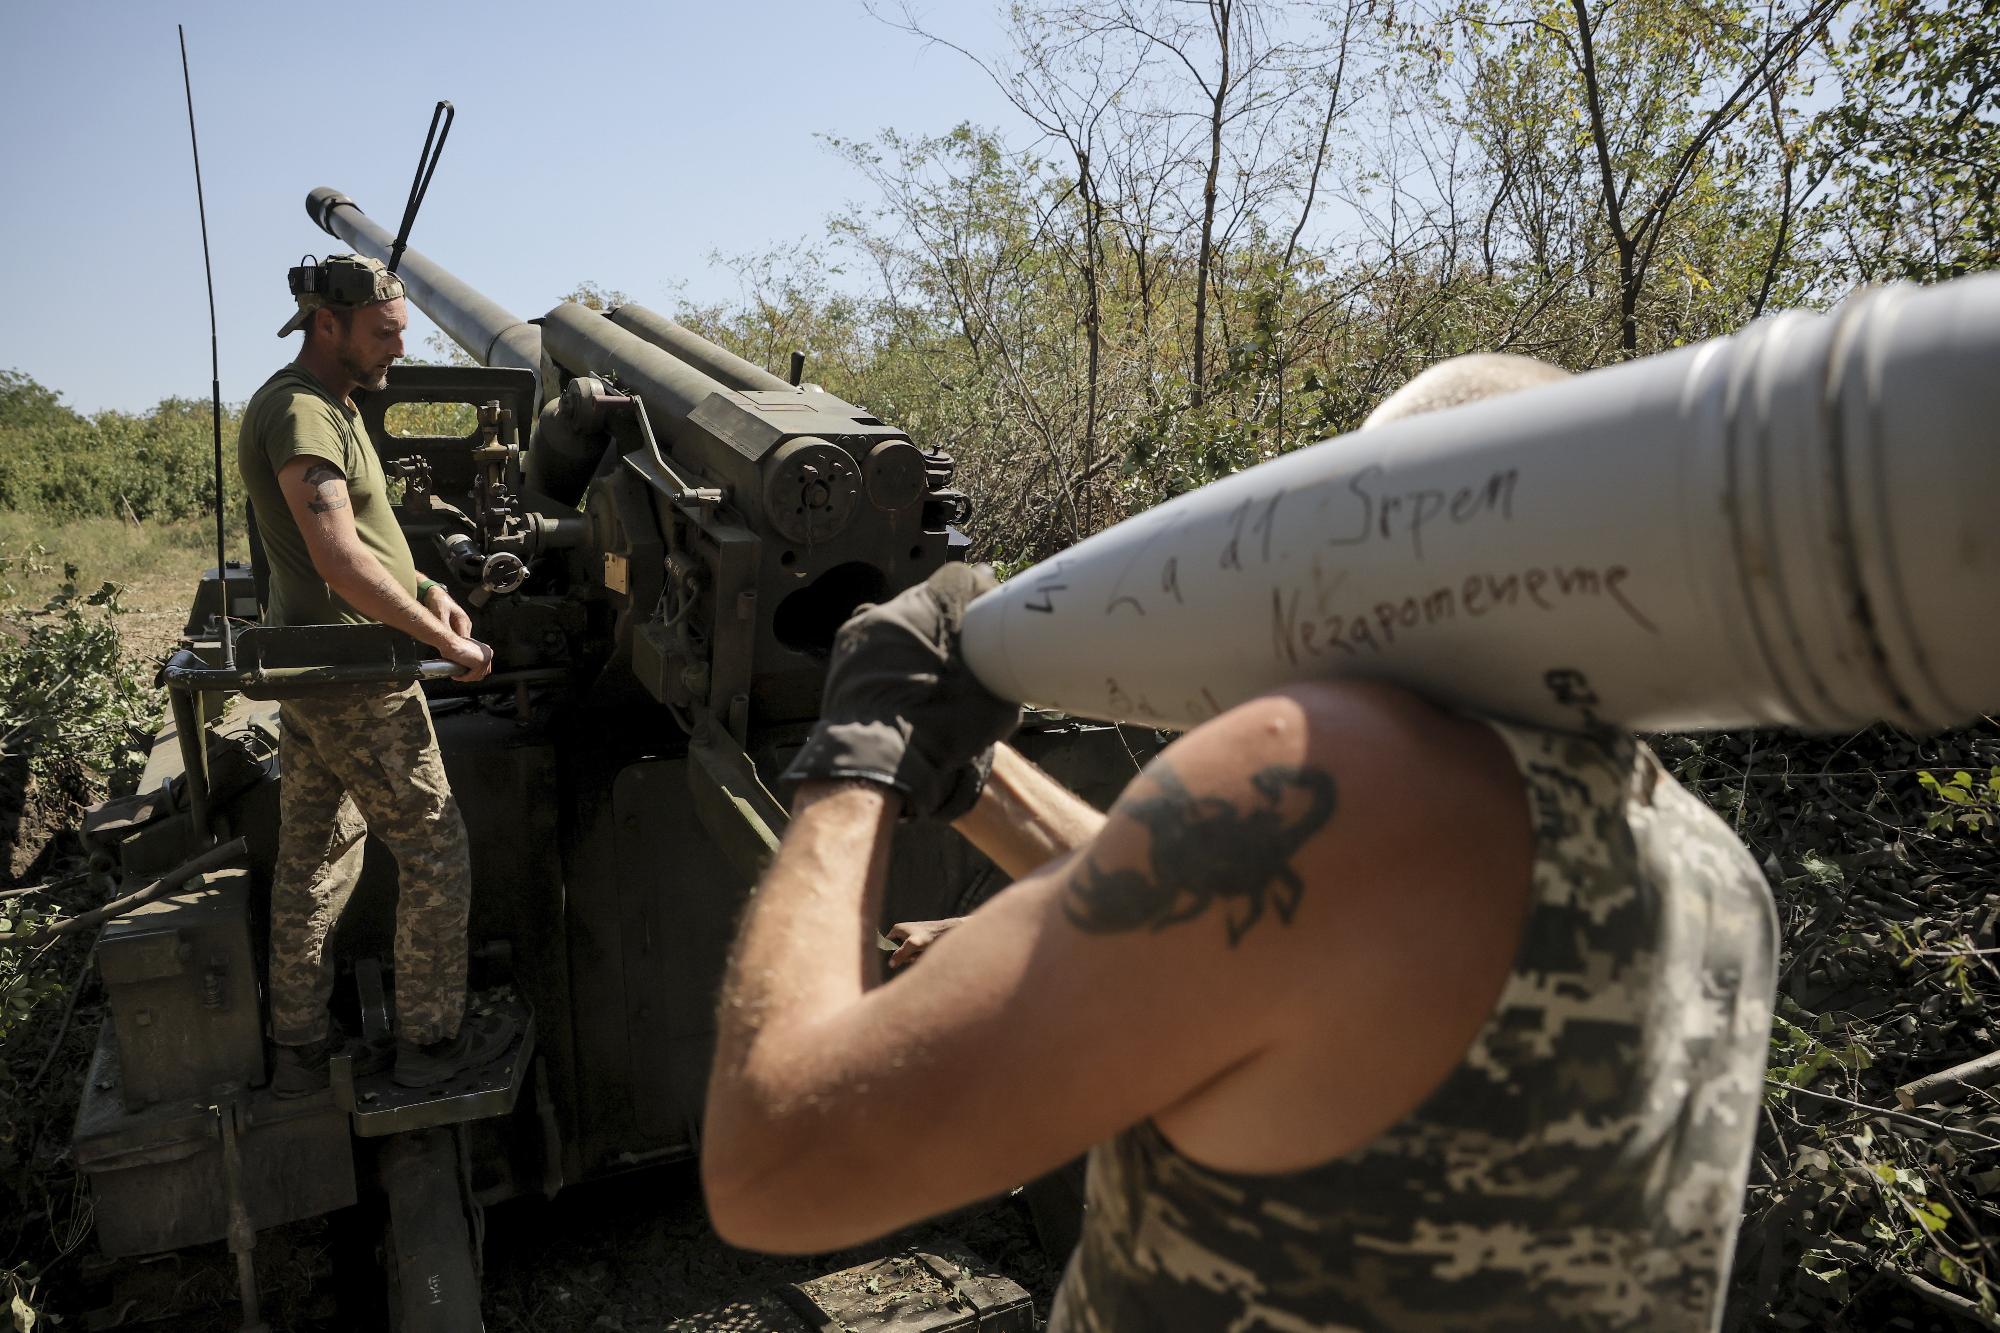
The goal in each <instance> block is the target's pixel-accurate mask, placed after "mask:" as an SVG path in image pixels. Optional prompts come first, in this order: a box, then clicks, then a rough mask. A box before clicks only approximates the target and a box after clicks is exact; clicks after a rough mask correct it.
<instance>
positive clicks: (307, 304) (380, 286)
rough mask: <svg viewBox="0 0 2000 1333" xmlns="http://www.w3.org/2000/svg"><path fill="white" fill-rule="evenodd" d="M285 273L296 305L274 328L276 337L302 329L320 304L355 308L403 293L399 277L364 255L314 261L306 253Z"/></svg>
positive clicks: (386, 267)
mask: <svg viewBox="0 0 2000 1333" xmlns="http://www.w3.org/2000/svg"><path fill="white" fill-rule="evenodd" d="M286 276H287V281H289V282H290V284H291V288H292V295H293V296H294V297H296V298H297V299H298V303H299V308H298V310H297V312H295V313H294V314H293V315H292V317H291V318H290V319H288V320H286V321H285V327H283V328H282V329H279V330H278V336H279V337H280V338H283V337H285V336H287V335H288V334H293V333H297V332H298V331H299V330H300V329H302V328H304V327H305V326H306V319H307V317H309V316H310V315H311V314H312V312H313V311H315V310H317V309H319V308H320V307H321V306H337V307H339V308H341V309H345V310H358V309H360V308H361V307H362V306H365V305H374V304H376V303H377V302H380V301H393V300H395V299H396V298H397V297H399V296H401V295H402V294H403V280H402V279H401V278H399V277H397V276H396V275H395V274H393V273H391V272H390V271H389V269H388V266H387V265H385V264H384V263H383V262H382V261H381V260H379V259H370V258H368V257H367V256H366V255H328V256H327V257H326V258H325V259H318V260H316V259H314V258H313V257H312V256H311V255H307V256H306V257H305V259H304V261H303V262H301V263H299V264H298V265H296V266H295V267H294V268H293V269H292V270H291V272H290V273H289V274H288V275H286Z"/></svg>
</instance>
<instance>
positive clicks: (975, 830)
mask: <svg viewBox="0 0 2000 1333" xmlns="http://www.w3.org/2000/svg"><path fill="white" fill-rule="evenodd" d="M952 827H953V828H955V829H957V830H958V831H959V832H960V833H961V834H962V835H964V837H965V839H966V841H968V842H970V843H971V844H972V845H973V846H974V847H977V848H978V849H979V850H980V851H982V852H984V853H985V854H986V855H987V857H988V858H989V859H991V860H992V862H993V863H994V864H995V865H997V866H999V867H1000V869H1001V871H1002V873H1004V874H1005V875H1006V876H1007V877H1008V878H1009V879H1010V880H1015V879H1019V878H1021V877H1022V876H1023V875H1026V874H1028V873H1030V872H1032V871H1034V870H1037V869H1039V868H1041V867H1042V866H1045V865H1047V864H1048V863H1049V862H1051V861H1053V860H1055V859H1056V858H1057V857H1058V856H1062V855H1063V854H1065V853H1067V852H1073V851H1075V850H1076V849H1077V848H1079V847H1081V846H1083V845H1084V844H1085V843H1087V842H1089V841H1090V840H1091V839H1092V838H1095V837H1096V836H1097V834H1098V832H1099V831H1100V830H1101V829H1102V828H1103V827H1104V814H1103V812H1102V811H1100V810H1098V809H1097V808H1096V807H1095V806H1093V805H1091V804H1090V803H1089V802H1088V801H1086V800H1084V799H1083V798H1082V797H1080V796H1078V795H1077V794H1076V793H1075V792H1073V791H1071V790H1070V789H1069V788H1067V787H1065V786H1063V785H1062V784H1061V783H1060V782H1057V781H1056V780H1055V779H1054V778H1052V777H1050V776H1049V775H1048V774H1047V773H1044V772H1043V771H1042V770H1041V769H1039V768H1037V767H1035V765H1034V764H1033V763H1032V762H1031V761H1030V760H1029V759H1028V758H1027V757H1026V756H1025V755H1023V754H1022V753H1021V752H1020V751H1019V750H1016V749H1015V748H1014V747H1012V746H1011V745H1005V744H1002V745H996V746H994V747H993V772H992V773H991V774H990V775H989V776H988V777H987V779H986V786H985V787H984V788H983V789H981V791H980V793H979V803H978V804H977V805H975V806H973V807H972V809H970V810H968V811H966V812H965V813H964V814H963V815H961V816H959V817H958V818H957V819H956V820H954V821H953V822H952ZM964 920H965V918H964V917H960V916H951V917H945V918H943V919H942V920H938V921H898V922H897V923H896V924H895V925H893V926H891V927H889V939H890V940H892V941H893V942H894V943H895V944H896V946H897V947H896V951H895V952H894V953H892V954H890V955H889V967H890V969H891V970H892V971H893V970H896V969H899V968H902V967H905V966H907V965H908V964H910V963H913V962H915V961H916V960H917V959H919V958H921V957H923V955H924V954H925V953H926V952H927V951H928V950H929V949H930V947H931V946H932V945H933V944H936V943H937V942H938V940H939V939H941V938H942V937H943V936H944V934H945V932H946V931H949V930H951V929H953V928H954V927H956V926H957V925H958V924H959V923H960V922H962V921H964Z"/></svg>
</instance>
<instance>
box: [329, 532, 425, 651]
mask: <svg viewBox="0 0 2000 1333" xmlns="http://www.w3.org/2000/svg"><path fill="white" fill-rule="evenodd" d="M313 565H314V568H315V569H316V570H317V571H318V573H319V576H320V577H321V578H323V579H325V580H326V586H327V587H329V588H331V589H332V590H333V592H334V595H335V596H337V597H339V598H340V600H341V601H343V602H345V603H347V604H348V605H349V606H351V607H353V608H354V609H355V610H356V611H359V612H360V613H361V614H362V615H364V616H367V617H368V618H369V619H371V620H379V621H381V622H382V623H383V624H384V625H388V626H390V627H391V628H393V629H399V630H401V631H403V632H404V633H405V634H408V635H410V636H411V637H412V638H414V639H418V640H420V641H422V642H424V643H427V644H430V645H431V646H432V647H433V648H442V647H444V645H445V644H446V643H447V642H448V641H449V640H450V639H451V637H452V633H451V627H450V626H449V625H447V624H445V623H444V621H442V620H440V619H438V617H436V616H435V615H432V614H431V613H430V612H429V611H428V610H426V609H425V608H424V607H423V606H422V605H421V604H420V603H419V602H418V601H417V599H416V598H415V597H412V596H411V595H410V592H409V590H408V589H407V588H404V587H403V586H402V585H401V584H399V583H397V582H396V580H395V579H393V578H391V577H390V576H389V571H388V570H386V569H384V568H383V567H382V562H381V561H380V560H377V559H376V558H375V557H374V555H373V554H371V553H370V552H369V551H368V550H367V548H366V547H362V546H359V545H357V546H355V547H354V548H353V549H351V550H336V551H331V552H319V553H316V554H315V557H314V561H313Z"/></svg>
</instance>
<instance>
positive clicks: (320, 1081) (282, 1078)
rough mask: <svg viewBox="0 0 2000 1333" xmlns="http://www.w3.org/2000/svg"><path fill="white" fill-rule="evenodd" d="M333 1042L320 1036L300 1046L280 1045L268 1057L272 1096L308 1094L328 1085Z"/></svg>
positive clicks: (291, 1096)
mask: <svg viewBox="0 0 2000 1333" xmlns="http://www.w3.org/2000/svg"><path fill="white" fill-rule="evenodd" d="M332 1055H333V1043H332V1042H331V1041H328V1040H327V1039H326V1038H324V1037H322V1038H320V1039H319V1040H318V1041H309V1042H307V1043H306V1044H305V1045H303V1046H279V1047H278V1048H277V1049H276V1051H275V1053H274V1054H273V1055H272V1058H271V1095H272V1096H274V1097H284V1098H287V1099H290V1098H293V1097H310V1096H312V1095H313V1094H314V1093H315V1092H319V1091H322V1090H323V1089H325V1087H326V1086H327V1062H328V1060H329V1059H331V1058H332Z"/></svg>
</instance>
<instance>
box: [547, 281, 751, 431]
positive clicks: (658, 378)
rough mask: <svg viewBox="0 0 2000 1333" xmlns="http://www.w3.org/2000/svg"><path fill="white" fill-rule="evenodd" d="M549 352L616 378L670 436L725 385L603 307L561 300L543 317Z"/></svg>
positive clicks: (579, 370) (582, 370)
mask: <svg viewBox="0 0 2000 1333" xmlns="http://www.w3.org/2000/svg"><path fill="white" fill-rule="evenodd" d="M542 336H543V337H544V338H545V339H546V340H547V343H548V349H549V355H550V356H552V357H554V358H555V360H556V361H557V362H558V363H560V364H561V365H562V366H563V367H564V368H565V369H567V370H569V371H570V372H572V373H573V374H578V375H583V374H603V373H605V372H606V371H609V372H611V373H612V374H614V375H616V376H617V377H618V383H619V384H620V385H621V386H622V387H623V388H624V389H625V391H626V392H628V393H635V394H637V395H638V396H639V397H640V398H641V399H643V400H644V401H645V404H646V411H647V413H648V414H649V415H650V416H651V417H652V420H653V428H654V429H655V430H657V431H659V432H660V433H661V434H663V435H665V436H667V437H668V438H669V439H674V440H679V439H682V438H684V437H685V436H686V435H687V433H688V427H687V425H686V418H687V416H688V414H689V413H690V412H692V411H694V410H695V408H697V407H699V406H701V404H702V403H704V402H706V401H707V400H708V398H709V396H710V395H711V394H717V393H721V392H722V391H723V388H724V386H723V385H722V384H721V383H719V382H718V381H716V380H713V379H710V378H709V377H708V376H707V375H704V374H703V373H702V372H701V371H699V370H697V369H695V368H694V367H693V366H690V365H688V364H687V363H686V362H684V361H681V360H680V359H679V358H677V357H674V356H672V355H670V354H668V353H667V352H664V351H662V350H660V349H659V348H658V347H655V346H654V345H653V344H651V343H649V342H647V341H646V340H645V339H644V338H641V337H639V336H638V335H637V334H635V333H631V332H629V331H627V330H625V329H621V328H619V327H618V326H617V325H616V324H614V323H612V322H611V321H610V320H608V319H606V318H605V317H604V315H603V313H602V312H601V311H596V310H592V309H591V308H590V307H588V306H582V305H578V304H577V303H576V302H574V301H565V302H563V303H562V304H561V305H559V306H557V307H556V308H555V309H554V310H551V311H549V313H548V314H546V315H544V316H543V317H542Z"/></svg>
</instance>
